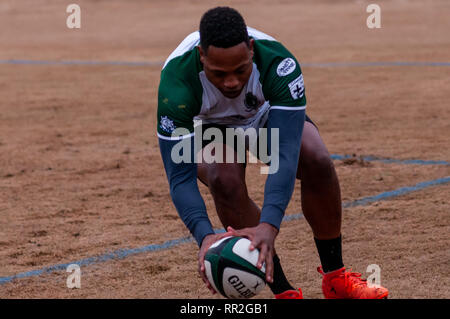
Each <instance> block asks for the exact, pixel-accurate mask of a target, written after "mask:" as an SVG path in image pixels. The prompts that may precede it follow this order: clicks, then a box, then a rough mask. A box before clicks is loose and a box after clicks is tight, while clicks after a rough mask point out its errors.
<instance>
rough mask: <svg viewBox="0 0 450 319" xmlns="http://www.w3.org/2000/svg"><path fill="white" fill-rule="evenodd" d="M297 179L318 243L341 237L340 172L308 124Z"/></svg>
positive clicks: (304, 208) (303, 204) (315, 131)
mask: <svg viewBox="0 0 450 319" xmlns="http://www.w3.org/2000/svg"><path fill="white" fill-rule="evenodd" d="M297 178H299V179H300V180H301V202H302V210H303V214H304V216H305V218H306V220H307V221H308V223H309V225H310V226H311V228H312V231H313V234H314V237H315V238H316V239H332V238H336V237H339V236H340V234H341V216H342V204H341V191H340V187H339V180H338V178H337V174H336V170H335V168H334V165H333V162H332V160H331V158H330V154H329V153H328V150H327V148H326V147H325V144H324V143H323V141H322V138H321V137H320V135H319V132H318V130H317V128H316V127H315V126H314V125H313V124H311V123H309V122H305V126H304V129H303V136H302V145H301V149H300V159H299V164H298V169H297Z"/></svg>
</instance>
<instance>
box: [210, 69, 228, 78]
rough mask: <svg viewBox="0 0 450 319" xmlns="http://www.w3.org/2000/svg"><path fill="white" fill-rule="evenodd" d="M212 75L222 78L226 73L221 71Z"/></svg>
mask: <svg viewBox="0 0 450 319" xmlns="http://www.w3.org/2000/svg"><path fill="white" fill-rule="evenodd" d="M213 74H214V76H216V77H218V78H223V77H224V76H225V75H226V73H225V72H222V71H214V72H213Z"/></svg>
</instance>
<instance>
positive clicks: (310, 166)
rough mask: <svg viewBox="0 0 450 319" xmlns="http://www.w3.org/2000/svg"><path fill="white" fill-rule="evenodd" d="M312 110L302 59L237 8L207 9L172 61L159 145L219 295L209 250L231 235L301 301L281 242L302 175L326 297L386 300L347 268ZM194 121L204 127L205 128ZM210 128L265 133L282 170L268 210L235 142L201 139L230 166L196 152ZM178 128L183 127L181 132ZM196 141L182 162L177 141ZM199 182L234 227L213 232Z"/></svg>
mask: <svg viewBox="0 0 450 319" xmlns="http://www.w3.org/2000/svg"><path fill="white" fill-rule="evenodd" d="M305 109H306V96H305V86H304V81H303V75H302V72H301V68H300V65H299V63H298V61H297V60H296V59H295V57H294V56H293V55H292V54H291V53H290V52H289V51H288V50H287V49H286V48H285V47H284V46H283V45H282V44H281V43H279V42H278V41H276V40H275V39H274V38H272V37H270V36H268V35H266V34H264V33H262V32H260V31H258V30H255V29H253V28H250V27H247V26H246V24H245V21H244V19H243V18H242V16H241V15H240V14H239V12H237V11H236V10H234V9H232V8H229V7H217V8H214V9H211V10H209V11H207V12H206V13H205V14H204V15H203V17H202V19H201V22H200V32H194V33H192V34H190V35H188V36H187V37H186V38H185V39H184V40H183V41H182V42H181V44H180V45H179V46H178V47H177V48H176V50H175V51H174V52H172V54H171V55H170V56H169V58H168V59H167V60H166V62H165V64H164V67H163V70H162V73H161V82H160V86H159V92H158V114H157V116H158V137H159V145H160V151H161V155H162V159H163V162H164V167H165V170H166V173H167V177H168V180H169V184H170V193H171V196H172V200H173V202H174V204H175V207H176V208H177V211H178V213H179V215H180V217H181V218H182V220H183V222H184V223H185V225H186V226H187V227H188V229H189V230H190V231H191V233H192V235H193V236H194V238H195V239H196V241H197V243H198V245H199V247H200V250H199V254H198V264H199V273H200V275H201V277H202V279H203V280H204V281H205V283H206V284H207V286H208V288H209V289H210V290H212V291H213V292H214V289H213V288H212V286H211V284H210V283H209V282H208V280H207V278H206V276H205V273H204V270H205V268H204V256H205V253H206V251H207V249H208V248H209V247H210V246H211V244H213V243H214V242H215V241H217V240H218V239H220V238H222V237H224V236H227V235H234V236H243V237H247V238H249V239H250V240H251V242H252V246H253V248H257V249H259V251H260V254H259V256H260V257H259V260H258V262H257V265H258V267H259V268H261V267H262V265H263V263H264V262H265V265H266V266H265V267H266V281H267V282H268V284H269V286H270V288H271V290H272V292H273V293H274V295H275V297H276V298H291V299H292V298H296V299H300V298H302V292H301V290H300V289H298V290H295V289H294V288H293V287H292V286H291V285H290V283H289V282H288V280H287V279H286V276H285V275H284V272H283V270H282V267H281V264H280V259H279V258H278V256H277V254H276V252H275V248H274V246H275V238H276V236H277V234H278V231H279V228H280V224H281V222H282V218H283V216H284V213H285V209H286V207H287V205H288V203H289V201H290V198H291V196H292V193H293V190H294V184H295V180H296V178H297V179H300V180H301V192H302V193H301V197H302V208H303V214H304V216H305V218H306V220H307V221H308V223H309V224H310V226H311V228H312V231H313V234H314V240H315V243H316V246H317V249H318V252H319V257H320V261H321V264H322V266H321V267H319V268H318V270H319V272H320V273H321V274H322V275H323V285H322V288H323V292H324V295H325V297H326V298H386V297H387V295H388V291H387V289H385V288H383V287H372V288H370V287H368V286H367V283H366V282H365V281H363V280H361V279H360V274H357V273H350V272H346V271H345V268H344V264H343V261H342V249H341V198H340V188H339V182H338V178H337V175H336V171H335V169H334V166H333V163H332V161H331V159H330V155H329V153H328V151H327V149H326V147H325V145H324V143H323V141H322V139H321V138H320V135H319V133H318V130H317V127H316V126H315V125H314V123H313V122H312V121H311V120H310V119H309V118H308V116H306V114H305ZM196 123H201V124H199V125H200V126H199V127H201V128H200V129H198V127H197V126H196ZM194 127H195V128H194ZM208 128H215V129H216V132H217V131H218V132H225V131H226V130H227V129H230V128H233V129H243V130H250V129H254V130H257V131H258V132H260V129H266V130H267V136H266V137H267V141H268V142H267V151H268V154H271V156H276V155H278V157H277V163H278V166H277V167H276V168H274V167H273V166H274V161H273V160H272V161H271V162H270V168H271V169H270V170H269V174H268V177H267V180H266V184H265V190H264V204H263V206H262V209H260V208H259V207H258V206H257V205H256V204H255V203H254V202H253V201H252V200H251V199H250V197H249V196H248V192H247V186H246V183H245V168H246V163H242V162H240V161H239V160H237V159H239V158H242V154H239V152H238V148H236V147H235V145H234V146H233V147H230V146H229V145H227V143H228V142H229V141H226V143H222V144H219V145H218V143H214V142H212V143H209V142H210V141H204V140H203V141H202V151H201V152H200V155H199V156H200V159H204V158H205V157H206V156H207V155H208V154H213V152H212V151H211V148H213V149H214V151H215V152H216V153H217V152H219V151H223V153H224V154H226V155H227V156H230V157H231V158H233V159H234V161H232V162H228V161H226V162H220V161H215V162H214V161H213V162H211V161H204V160H200V161H199V160H198V158H196V157H195V156H196V155H197V154H195V149H194V145H195V143H194V142H193V140H194V135H195V134H194V132H195V133H197V132H202V131H203V130H205V129H208ZM180 129H181V131H180ZM179 132H184V133H182V134H181V135H179V134H176V133H179ZM273 134H277V136H276V137H277V139H278V140H277V142H278V143H277V144H275V143H272V140H273V139H272V138H273V137H274V136H273ZM260 138H262V137H260ZM190 141H192V143H187V144H186V145H191V147H192V148H193V149H192V150H191V152H190V153H191V160H190V161H182V162H179V161H174V160H173V158H172V155H173V152H172V151H173V148H174V146H175V145H177V144H178V143H180V142H190ZM259 145H263V144H259ZM247 147H248V145H247ZM256 155H258V154H256ZM227 158H229V157H227ZM272 159H273V157H272ZM272 168H274V169H272ZM197 178H198V179H199V180H200V181H201V182H203V183H204V184H205V185H207V186H208V188H209V190H210V192H211V194H212V196H213V199H214V203H215V206H216V210H217V213H218V216H219V218H220V220H221V222H222V224H223V226H224V227H225V229H227V231H228V232H227V233H225V234H215V233H214V231H213V228H212V226H211V222H210V221H209V218H208V215H207V212H206V207H205V205H204V202H203V199H202V197H201V195H200V192H199V190H198V185H197Z"/></svg>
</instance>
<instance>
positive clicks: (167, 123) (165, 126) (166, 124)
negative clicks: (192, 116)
mask: <svg viewBox="0 0 450 319" xmlns="http://www.w3.org/2000/svg"><path fill="white" fill-rule="evenodd" d="M159 127H161V129H162V130H163V131H164V132H167V133H172V132H173V131H174V130H175V128H176V127H175V124H173V121H172V120H171V119H169V118H168V117H167V116H161V121H160V125H159Z"/></svg>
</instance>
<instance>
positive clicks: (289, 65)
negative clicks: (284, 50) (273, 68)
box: [277, 58, 296, 76]
mask: <svg viewBox="0 0 450 319" xmlns="http://www.w3.org/2000/svg"><path fill="white" fill-rule="evenodd" d="M295 68H296V64H295V61H294V59H292V58H286V59H284V60H283V61H281V62H280V64H278V67H277V74H278V76H286V75H288V74H291V73H292V72H294V70H295Z"/></svg>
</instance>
